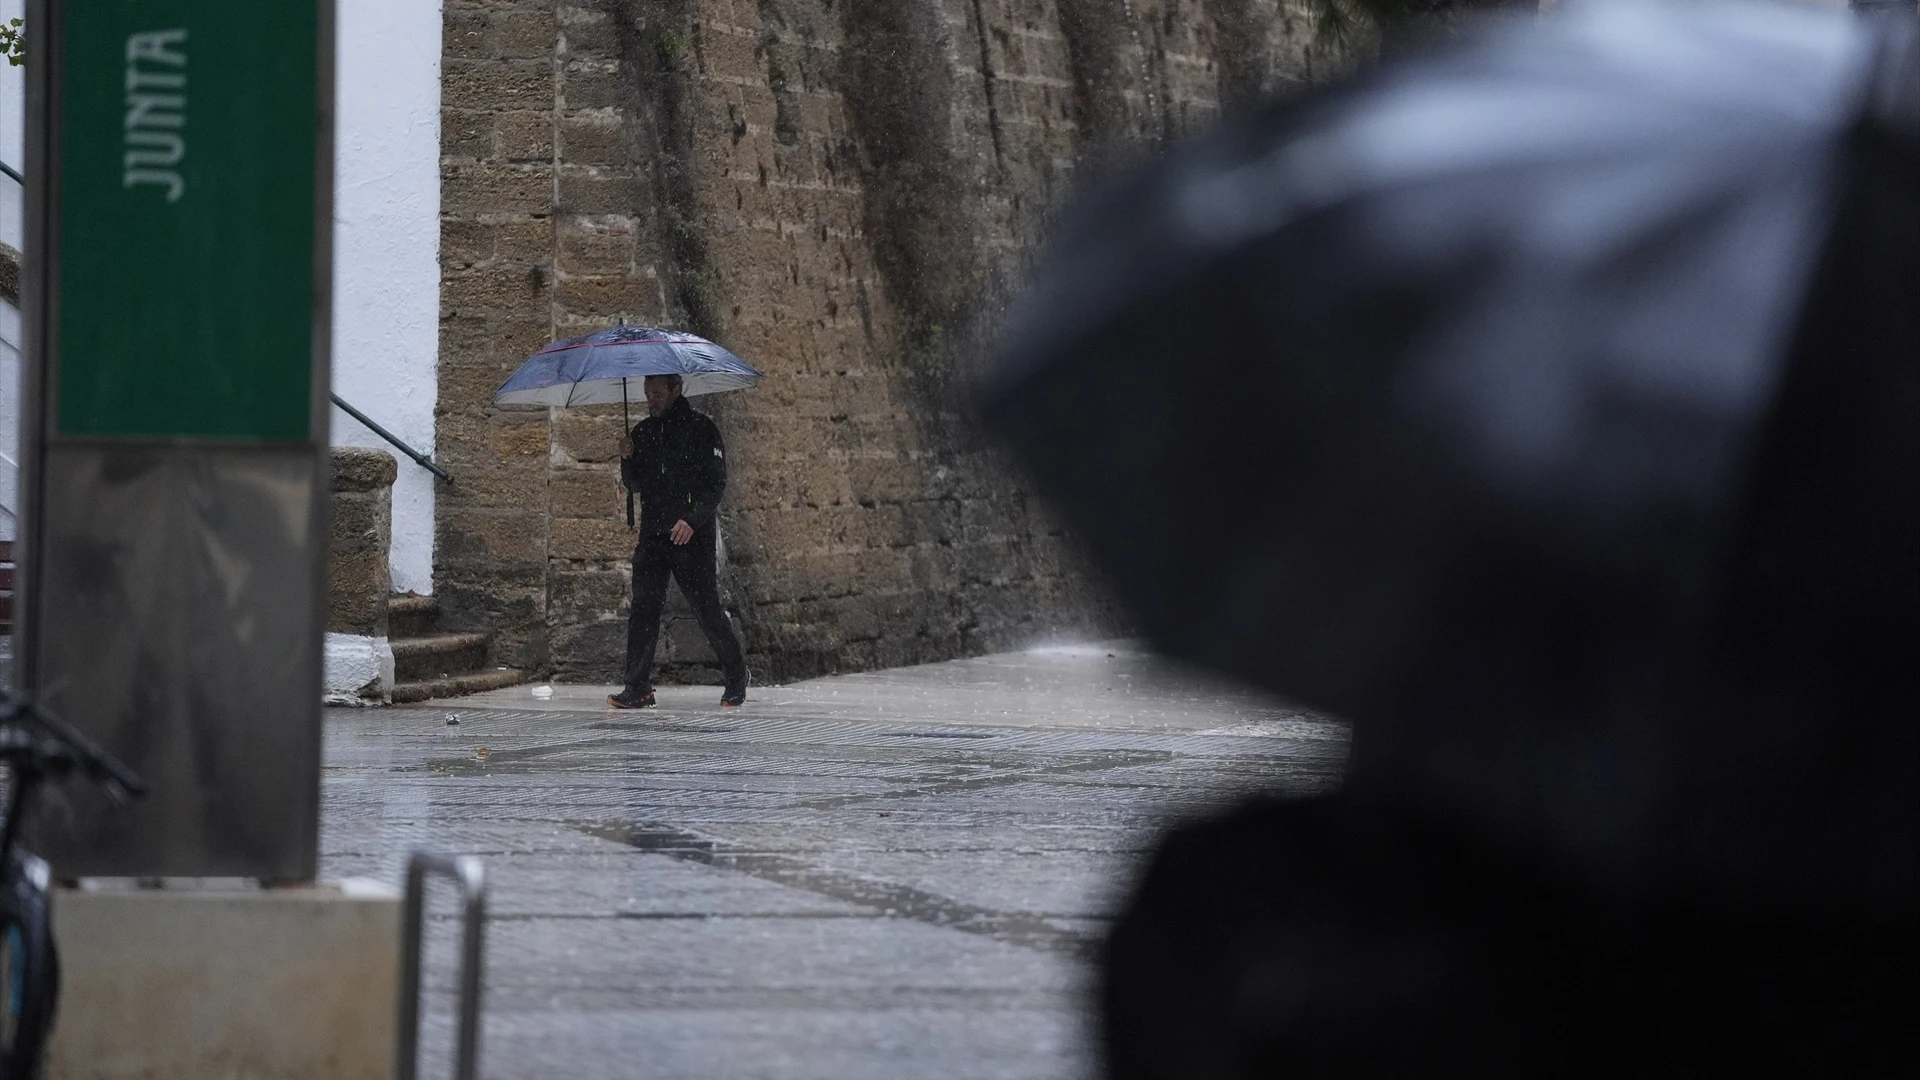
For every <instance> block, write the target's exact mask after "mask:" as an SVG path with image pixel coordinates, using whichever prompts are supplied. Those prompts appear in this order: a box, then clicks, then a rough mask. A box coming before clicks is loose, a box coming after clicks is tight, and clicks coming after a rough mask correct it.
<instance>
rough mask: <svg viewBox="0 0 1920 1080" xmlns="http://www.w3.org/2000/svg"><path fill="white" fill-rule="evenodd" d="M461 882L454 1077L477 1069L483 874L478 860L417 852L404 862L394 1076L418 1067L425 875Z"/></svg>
mask: <svg viewBox="0 0 1920 1080" xmlns="http://www.w3.org/2000/svg"><path fill="white" fill-rule="evenodd" d="M429 873H432V874H439V875H441V876H443V877H448V878H452V879H453V880H454V881H456V882H459V884H460V900H461V909H462V911H463V912H464V920H463V921H464V924H465V925H464V926H463V927H462V934H461V948H460V1027H459V1029H458V1030H457V1031H456V1032H455V1035H454V1056H453V1077H454V1080H474V1078H475V1077H476V1076H478V1075H479V1070H480V977H481V974H482V972H481V963H482V960H483V957H482V949H481V945H482V942H483V941H484V939H485V934H486V927H487V876H486V871H485V870H484V869H483V868H482V867H481V865H480V860H479V859H476V858H474V857H473V856H471V855H461V856H459V857H453V856H448V855H435V854H432V853H431V852H425V851H416V852H414V853H413V857H412V858H411V859H409V860H408V861H407V899H406V913H405V915H404V916H403V918H404V919H405V923H404V925H402V926H401V929H400V932H401V934H402V938H401V945H400V1030H399V1031H398V1032H397V1033H396V1034H397V1036H398V1037H397V1038H396V1039H395V1040H394V1054H395V1061H394V1066H393V1076H394V1080H414V1077H415V1075H416V1074H417V1073H418V1071H419V1066H420V945H421V939H422V938H423V937H425V929H426V928H425V926H424V923H425V920H426V913H427V875H428V874H429Z"/></svg>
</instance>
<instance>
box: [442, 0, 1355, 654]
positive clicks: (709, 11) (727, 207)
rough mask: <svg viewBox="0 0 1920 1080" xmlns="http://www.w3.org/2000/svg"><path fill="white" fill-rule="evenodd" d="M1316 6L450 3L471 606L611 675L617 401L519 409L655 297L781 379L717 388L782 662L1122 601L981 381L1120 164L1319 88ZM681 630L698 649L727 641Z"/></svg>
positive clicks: (748, 591) (446, 267) (731, 532)
mask: <svg viewBox="0 0 1920 1080" xmlns="http://www.w3.org/2000/svg"><path fill="white" fill-rule="evenodd" d="M1312 37H1313V35H1312V28H1311V24H1310V20H1309V19H1307V18H1306V17H1305V16H1303V15H1301V14H1300V13H1299V12H1298V11H1296V10H1295V9H1293V8H1292V7H1290V6H1287V5H1284V4H1282V3H1281V2H1280V0H557V2H556V0H544V2H541V0H484V2H476V0H448V2H447V6H446V38H445V62H444V63H445V68H444V72H445V74H444V92H443V107H444V110H445V111H444V120H443V140H444V145H443V148H442V152H443V158H442V162H443V165H442V213H443V227H442V240H441V243H442V252H441V258H442V264H443V283H442V297H441V320H442V330H441V353H440V406H439V408H440V416H439V434H438V447H439V452H440V456H441V459H442V460H443V461H444V462H445V463H446V464H447V465H448V466H449V467H450V468H451V469H453V470H454V471H455V473H456V474H457V475H458V476H459V478H460V480H459V483H458V484H457V485H455V486H454V487H452V488H449V489H447V490H446V491H445V492H444V493H443V495H442V497H441V500H440V504H439V505H440V509H439V522H438V537H437V554H436V580H437V585H436V588H437V591H438V593H439V595H440V598H441V602H442V604H443V607H444V609H445V611H446V613H447V616H446V617H447V621H448V622H449V623H450V624H453V625H459V624H461V623H463V622H464V623H468V624H471V625H474V626H476V627H478V626H481V625H485V626H489V627H491V628H492V629H493V630H494V631H495V632H496V635H497V636H496V639H495V641H496V645H495V648H496V656H495V657H494V662H496V663H500V664H509V665H514V666H518V667H522V668H527V669H531V670H541V671H550V672H552V673H553V674H555V675H557V676H559V677H563V678H574V679H587V678H594V679H611V678H612V677H613V675H614V672H615V670H616V669H617V666H618V662H619V656H620V654H621V650H622V643H623V641H624V611H625V602H626V590H627V569H626V560H627V557H628V555H629V553H630V552H631V550H632V544H633V540H632V534H631V533H630V532H628V530H627V528H626V526H625V523H624V519H623V516H622V512H621V495H620V489H619V483H618V479H617V472H616V470H615V468H614V461H613V446H614V442H615V439H616V437H617V436H618V433H619V429H620V415H619V410H618V409H617V408H596V409H577V410H570V411H556V412H555V413H553V414H552V415H551V416H549V414H548V412H547V411H546V410H529V409H496V408H494V407H492V406H491V405H490V404H489V400H490V395H491V393H492V391H493V389H494V388H495V387H496V386H498V385H499V383H500V382H501V381H502V380H503V379H504V378H505V377H506V375H507V374H508V373H509V372H511V371H512V370H513V368H514V366H515V365H516V364H517V363H518V362H519V361H520V360H521V359H522V358H524V357H525V356H527V355H528V354H529V353H531V352H532V351H533V350H534V349H536V348H538V347H539V346H540V345H541V344H543V343H544V342H546V341H548V340H550V339H552V338H555V337H559V336H564V335H568V334H573V333H579V332H583V331H585V330H587V329H591V328H594V327H598V326H601V325H605V324H608V323H611V322H613V321H614V320H616V319H620V318H624V319H626V320H627V321H630V322H639V323H647V324H655V325H669V326H678V327H685V328H689V329H692V330H694V331H695V332H698V333H702V334H706V335H708V336H712V337H716V338H718V339H720V340H721V341H723V342H724V343H726V344H727V345H728V346H729V347H730V348H732V349H734V350H735V351H736V352H738V353H740V354H741V355H742V356H745V357H747V358H748V359H749V360H750V361H752V362H753V363H755V364H756V365H757V366H759V367H760V368H761V369H762V370H763V371H765V372H766V373H767V375H768V378H767V380H766V382H765V383H764V385H763V387H762V388H761V389H760V390H757V391H754V392H751V393H747V394H739V395H731V396H723V397H722V398H720V399H716V398H704V399H701V400H700V401H699V402H698V404H699V406H700V407H701V408H703V409H707V410H709V411H711V412H712V413H713V414H714V415H715V417H716V419H718V421H719V423H720V425H721V429H722V431H723V432H724V434H725V437H726V439H727V441H728V445H729V459H730V462H731V465H732V484H731V487H730V489H729V492H728V495H727V499H726V503H725V505H724V507H723V513H722V529H723V536H724V543H725V549H726V550H725V567H724V570H723V574H724V577H725V582H726V585H727V588H728V590H729V592H730V595H731V597H732V601H733V604H734V607H735V610H736V612H737V614H738V616H739V617H740V620H741V624H742V631H743V634H744V636H745V639H746V643H747V647H748V652H749V656H750V661H751V663H752V664H753V666H754V671H755V676H756V678H757V679H761V680H766V679H779V678H790V677H795V676H801V675H808V674H814V673H818V672H823V671H828V670H848V669H855V668H864V667H873V666H880V665H890V664H900V663H911V662H917V661H924V660H932V659H940V658H946V657H951V656H956V655H963V654H968V653H974V652H979V651H982V650H986V649H991V648H996V647H1005V646H1009V645H1017V644H1020V643H1022V642H1024V641H1027V640H1032V639H1034V638H1038V637H1042V636H1045V635H1048V634H1056V633H1070V632H1077V631H1085V630H1089V629H1093V628H1096V627H1099V626H1102V625H1108V624H1110V619H1111V613H1110V612H1109V611H1108V609H1107V606H1106V604H1105V602H1104V601H1103V599H1102V598H1101V596H1100V594H1099V591H1098V590H1097V589H1095V588H1094V587H1092V586H1091V585H1090V584H1089V583H1088V580H1087V578H1086V576H1085V575H1084V574H1082V573H1081V572H1079V570H1077V569H1076V566H1075V560H1074V558H1073V554H1072V551H1071V545H1070V542H1069V541H1068V539H1067V538H1066V537H1065V536H1063V535H1062V533H1061V531H1060V530H1059V529H1058V528H1057V527H1056V526H1055V525H1054V524H1053V523H1052V522H1051V521H1050V520H1049V519H1048V517H1047V515H1046V514H1045V512H1044V511H1043V510H1042V508H1040V507H1039V506H1038V505H1036V504H1035V502H1034V500H1033V498H1032V496H1031V495H1030V494H1029V492H1028V491H1027V489H1026V487H1025V485H1024V484H1023V483H1021V482H1020V480H1019V479H1018V478H1017V477H1015V476H1013V475H1012V474H1010V473H1009V472H1008V471H1007V470H1006V469H1005V468H1004V467H1003V466H1002V465H1001V464H1000V463H999V462H998V460H997V459H996V457H995V456H994V455H993V453H992V452H991V451H990V450H989V449H988V448H987V447H985V446H983V445H982V444H981V442H980V441H979V440H978V439H977V437H976V436H975V435H974V433H973V430H972V428H971V426H970V425H969V424H968V423H967V422H966V419H965V417H964V416H963V415H962V414H961V412H960V410H959V407H958V406H957V404H956V400H957V395H955V394H954V392H953V388H954V383H955V379H956V376H957V375H960V374H962V373H964V371H965V370H966V368H967V365H968V364H969V363H970V362H971V359H972V358H973V357H975V356H977V355H978V354H979V352H980V346H979V344H978V337H979V329H978V328H979V327H980V326H982V325H983V320H982V318H981V313H982V312H983V311H985V312H990V311H991V310H992V309H993V308H994V306H995V305H996V304H997V303H998V301H999V300H1000V298H1002V297H1004V296H1005V295H1006V294H1007V292H1008V291H1009V290H1010V289H1011V287H1012V286H1013V284H1014V283H1016V282H1017V281H1018V280H1019V278H1020V276H1021V274H1022V273H1023V272H1024V269H1025V267H1026V265H1027V262H1028V260H1029V259H1030V258H1031V257H1032V255H1033V253H1034V252H1035V251H1036V249H1037V247H1038V245H1039V243H1040V241H1041V238H1042V234H1043V232H1044V229H1045V226H1046V222H1047V217H1048V214H1049V213H1050V212H1051V211H1052V210H1053V209H1054V208H1055V207H1056V206H1057V205H1058V204H1059V202H1060V201H1061V200H1062V199H1063V198H1064V197H1065V196H1066V195H1067V194H1068V192H1069V188H1070V186H1071V184H1073V183H1074V182H1076V181H1077V180H1079V179H1083V178H1084V173H1085V171H1086V170H1087V169H1088V168H1089V166H1090V165H1098V164H1100V163H1104V162H1109V161H1111V160H1114V159H1115V158H1116V157H1117V158H1124V157H1126V156H1129V155H1132V154H1137V153H1139V152H1141V151H1142V149H1144V148H1150V147H1151V146H1153V145H1156V144H1158V143H1160V142H1163V141H1164V140H1166V139H1168V138H1170V137H1174V136H1178V135H1180V134H1182V133H1185V132H1187V131H1189V130H1191V129H1193V128H1194V127H1196V126H1197V125H1200V124H1203V123H1205V122H1206V121H1207V120H1208V119H1209V118H1211V117H1212V116H1214V115H1215V114H1216V113H1217V112H1218V110H1219V108H1220V102H1221V101H1222V100H1223V99H1226V100H1231V99H1235V98H1240V97H1245V96H1249V95H1252V94H1254V93H1257V92H1260V91H1263V90H1269V89H1272V88H1274V87H1275V86H1276V85H1278V84H1281V83H1284V82H1288V81H1299V80H1306V79H1310V78H1313V77H1315V75H1316V67H1321V68H1324V67H1327V66H1329V64H1330V63H1331V58H1330V57H1329V56H1328V55H1326V54H1325V53H1323V52H1321V51H1317V50H1316V49H1314V48H1312V47H1310V44H1309V43H1310V42H1311V41H1312ZM705 653H706V650H705V646H704V643H701V642H700V641H699V635H698V633H697V631H695V630H694V629H693V627H692V624H691V620H688V619H681V620H677V621H676V623H675V624H674V625H673V626H671V627H670V628H669V632H668V633H667V635H665V637H664V639H663V657H662V658H663V660H666V661H668V662H671V663H677V664H681V665H686V664H698V663H699V662H700V661H701V660H702V659H703V658H704V657H705Z"/></svg>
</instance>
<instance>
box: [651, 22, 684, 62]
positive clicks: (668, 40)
mask: <svg viewBox="0 0 1920 1080" xmlns="http://www.w3.org/2000/svg"><path fill="white" fill-rule="evenodd" d="M658 47H659V50H660V63H661V66H663V67H672V66H673V62H674V61H675V60H677V59H679V56H680V51H681V50H682V49H684V48H686V41H685V40H684V39H683V38H682V37H681V36H680V31H679V29H678V28H677V27H672V26H663V27H661V28H660V38H659V46H658Z"/></svg>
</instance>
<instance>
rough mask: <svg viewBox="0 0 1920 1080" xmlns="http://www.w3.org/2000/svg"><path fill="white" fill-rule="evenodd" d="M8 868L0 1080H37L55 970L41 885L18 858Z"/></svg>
mask: <svg viewBox="0 0 1920 1080" xmlns="http://www.w3.org/2000/svg"><path fill="white" fill-rule="evenodd" d="M27 858H29V859H31V858H32V856H27ZM37 861H38V860H35V862H37ZM6 869H7V873H6V875H5V882H4V885H3V886H0V1080H38V1078H39V1076H40V1058H41V1055H42V1053H43V1052H44V1051H45V1049H46V1044H47V1036H48V1034H49V1033H50V1032H51V1031H52V1030H53V1009H54V1002H55V1001H56V999H57V998H58V996H59V974H58V972H59V967H58V961H57V960H56V959H55V957H54V950H53V931H52V927H51V925H50V924H49V922H48V919H47V894H46V889H45V887H44V886H42V885H41V884H39V882H37V881H36V880H34V878H35V876H36V875H34V874H32V873H31V872H30V870H29V867H28V866H27V865H23V863H22V861H21V860H19V859H15V860H13V862H12V864H11V865H9V866H8V867H7V868H6Z"/></svg>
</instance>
